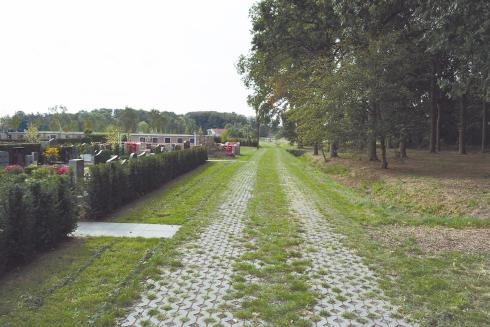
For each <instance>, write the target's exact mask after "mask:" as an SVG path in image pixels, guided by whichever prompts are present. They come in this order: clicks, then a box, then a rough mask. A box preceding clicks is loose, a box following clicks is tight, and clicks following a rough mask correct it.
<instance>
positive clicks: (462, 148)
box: [458, 94, 466, 154]
mask: <svg viewBox="0 0 490 327" xmlns="http://www.w3.org/2000/svg"><path fill="white" fill-rule="evenodd" d="M465 130H466V94H465V95H462V96H461V98H460V102H459V126H458V152H459V154H466V143H465Z"/></svg>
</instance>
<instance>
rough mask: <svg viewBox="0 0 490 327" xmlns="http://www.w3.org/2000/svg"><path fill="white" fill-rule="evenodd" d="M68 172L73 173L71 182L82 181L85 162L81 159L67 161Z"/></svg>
mask: <svg viewBox="0 0 490 327" xmlns="http://www.w3.org/2000/svg"><path fill="white" fill-rule="evenodd" d="M68 165H69V166H70V170H71V171H72V172H73V181H74V182H75V183H78V182H81V181H83V173H84V169H85V162H84V160H83V159H71V160H70V161H68Z"/></svg>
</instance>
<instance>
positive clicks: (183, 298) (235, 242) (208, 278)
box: [119, 156, 257, 327]
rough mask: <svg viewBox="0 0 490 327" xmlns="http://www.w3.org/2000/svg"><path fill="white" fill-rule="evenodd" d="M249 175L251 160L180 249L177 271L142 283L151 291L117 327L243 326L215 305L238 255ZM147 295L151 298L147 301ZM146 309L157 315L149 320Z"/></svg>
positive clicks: (252, 170) (253, 164)
mask: <svg viewBox="0 0 490 327" xmlns="http://www.w3.org/2000/svg"><path fill="white" fill-rule="evenodd" d="M256 157H257V156H256ZM254 159H255V158H254ZM255 175H256V160H253V161H251V162H248V163H246V164H244V166H243V167H241V168H239V170H238V171H237V174H236V175H235V176H234V178H233V179H232V180H231V181H230V183H229V186H228V188H227V191H226V192H225V195H224V196H223V198H222V204H221V205H220V206H219V208H218V210H217V214H216V217H215V219H214V220H213V221H212V222H211V224H210V225H209V226H208V227H207V228H205V230H204V231H203V232H202V234H201V235H200V236H199V237H198V239H197V240H195V241H193V242H190V243H189V244H186V246H183V247H182V249H180V260H181V262H182V266H181V267H179V268H173V269H172V268H167V267H165V268H162V269H161V279H162V283H160V284H158V283H156V282H154V281H146V286H148V285H154V286H155V287H153V289H151V290H149V291H147V292H146V293H144V294H142V298H141V301H140V303H138V304H136V305H134V306H133V308H132V309H131V310H130V313H129V314H128V316H127V317H126V318H125V319H124V320H122V321H120V322H119V323H120V325H121V326H142V322H144V323H143V324H147V322H148V321H149V322H150V323H152V324H153V325H157V326H192V327H195V326H196V327H197V326H211V325H215V324H221V325H224V326H229V325H232V324H233V325H235V326H236V325H243V323H240V321H239V320H238V319H236V318H234V317H233V315H232V313H231V312H229V311H227V310H229V309H223V308H221V304H224V303H225V301H224V300H223V297H224V296H225V295H226V294H228V292H229V290H230V279H231V276H232V274H233V269H232V266H233V263H234V262H235V259H236V258H238V257H239V256H240V255H241V254H242V253H243V252H244V248H243V246H242V245H241V242H240V241H239V236H241V234H242V229H243V226H244V224H243V221H242V220H243V219H244V214H245V211H246V208H247V203H248V200H249V199H250V198H251V196H252V190H253V186H254V183H255ZM149 294H154V296H155V298H154V299H153V300H150V299H148V296H149ZM152 309H157V310H158V311H159V312H160V313H161V314H162V315H160V316H158V315H156V316H155V315H151V314H150V310H152ZM165 309H170V310H165ZM152 313H154V312H152Z"/></svg>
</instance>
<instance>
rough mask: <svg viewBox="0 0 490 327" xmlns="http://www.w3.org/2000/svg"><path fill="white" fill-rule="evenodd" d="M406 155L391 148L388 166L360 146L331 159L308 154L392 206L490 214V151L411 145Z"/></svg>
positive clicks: (435, 212) (439, 212)
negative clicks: (462, 151)
mask: <svg viewBox="0 0 490 327" xmlns="http://www.w3.org/2000/svg"><path fill="white" fill-rule="evenodd" d="M408 155H409V158H408V159H407V160H404V161H400V160H399V159H397V158H395V155H394V154H393V153H392V152H391V151H390V152H389V162H390V164H389V169H380V163H379V162H370V161H368V160H366V158H365V157H366V155H365V153H360V152H351V153H340V156H341V157H340V158H337V159H334V160H330V161H329V162H327V163H325V162H323V159H322V158H321V156H311V155H309V158H311V160H312V161H313V162H314V164H315V165H316V166H317V167H319V168H320V169H323V170H325V172H327V173H329V174H330V175H331V176H332V177H333V178H334V179H336V180H337V181H339V182H341V183H342V184H344V185H346V186H349V187H353V188H356V189H358V190H361V191H362V192H363V193H367V194H369V195H371V196H372V197H373V199H374V200H376V201H378V202H382V203H385V204H388V205H390V206H402V207H405V208H407V209H409V211H412V212H417V213H419V214H432V215H439V216H471V217H476V218H483V219H488V218H489V217H490V154H488V153H486V154H481V153H470V154H468V155H459V154H457V153H455V152H450V151H444V152H441V153H438V154H429V153H428V152H427V151H422V150H409V153H408ZM338 167H344V168H346V169H347V172H345V170H341V169H339V168H338ZM338 171H341V172H342V173H338Z"/></svg>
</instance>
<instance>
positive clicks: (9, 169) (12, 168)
mask: <svg viewBox="0 0 490 327" xmlns="http://www.w3.org/2000/svg"><path fill="white" fill-rule="evenodd" d="M5 171H6V172H9V173H14V174H20V173H23V172H24V168H22V166H19V165H8V166H7V167H5Z"/></svg>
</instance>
